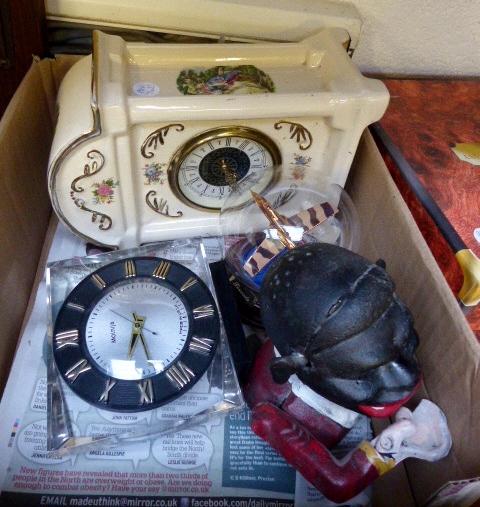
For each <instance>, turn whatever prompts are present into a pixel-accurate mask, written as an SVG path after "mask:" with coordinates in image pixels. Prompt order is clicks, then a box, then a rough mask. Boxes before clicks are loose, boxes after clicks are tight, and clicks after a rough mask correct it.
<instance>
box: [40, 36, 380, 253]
mask: <svg viewBox="0 0 480 507" xmlns="http://www.w3.org/2000/svg"><path fill="white" fill-rule="evenodd" d="M344 39H345V32H344V31H343V30H340V29H325V30H322V31H321V32H320V33H318V34H317V35H315V36H313V37H311V38H309V39H306V40H304V41H303V42H299V43H284V44H283V43H266V44H263V43H259V44H242V43H233V44H145V43H126V42H125V41H124V40H123V39H121V38H120V37H117V36H109V35H106V34H104V33H102V32H98V31H97V32H95V33H94V50H93V58H92V57H85V58H83V59H82V60H80V61H79V62H78V63H77V64H76V65H75V66H74V67H73V68H72V69H71V70H70V71H69V72H68V74H67V75H66V77H65V78H64V80H63V82H62V85H61V88H60V91H59V95H58V108H59V116H58V123H57V128H56V134H55V137H54V141H53V145H52V150H51V159H50V165H49V175H48V178H49V192H50V197H51V200H52V204H53V207H54V209H55V211H56V213H57V215H58V216H59V217H60V219H61V220H62V221H63V222H64V223H65V224H66V225H67V226H68V227H69V228H70V229H71V230H72V231H73V232H74V233H76V234H77V235H79V236H81V237H82V238H84V239H85V240H87V241H90V242H93V243H96V244H99V245H103V246H110V247H117V248H118V247H119V248H127V247H133V246H136V245H139V244H143V243H148V242H152V241H159V240H165V239H174V238H182V237H193V236H212V235H219V234H220V233H221V230H220V226H219V211H220V209H221V206H222V204H223V201H224V199H225V198H226V196H227V195H228V193H229V191H230V189H231V184H234V183H232V181H233V182H235V181H240V180H241V179H242V178H244V177H247V176H250V177H255V178H258V179H261V178H264V179H265V180H264V181H265V187H267V186H268V185H269V184H271V183H272V182H273V180H270V177H269V176H265V174H266V173H265V172H264V169H265V167H266V166H272V165H276V166H281V168H282V170H281V172H280V176H279V177H280V178H281V180H282V184H289V183H300V184H303V185H305V186H308V184H309V183H308V182H309V179H313V177H314V176H315V175H316V176H318V175H321V176H322V177H325V178H327V179H330V180H331V181H332V182H334V183H338V184H340V185H341V186H343V185H344V183H345V180H346V178H347V176H348V172H349V169H350V165H351V162H352V159H353V156H354V154H355V151H356V148H357V144H358V141H359V138H360V135H361V133H362V131H363V130H364V129H365V127H366V126H368V125H369V124H370V123H372V122H374V121H376V120H378V119H379V118H381V116H382V115H383V113H384V111H385V109H386V107H387V104H388V99H389V95H388V92H387V90H386V88H385V86H384V85H383V84H382V83H381V82H380V81H377V80H373V79H367V78H365V77H363V76H362V75H361V74H360V72H359V71H358V70H357V69H356V67H355V66H354V65H353V63H352V61H351V59H350V58H349V57H348V55H347V53H346V52H345V50H344V48H343V46H342V41H343V40H344ZM275 177H277V176H275Z"/></svg>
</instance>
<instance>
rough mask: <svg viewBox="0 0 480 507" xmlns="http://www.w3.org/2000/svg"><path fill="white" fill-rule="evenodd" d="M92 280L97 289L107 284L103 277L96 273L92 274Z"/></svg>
mask: <svg viewBox="0 0 480 507" xmlns="http://www.w3.org/2000/svg"><path fill="white" fill-rule="evenodd" d="M92 280H93V281H94V282H95V284H96V285H97V286H98V288H99V289H104V288H105V287H106V286H107V284H106V283H105V282H104V281H103V278H102V277H101V276H99V275H98V274H96V273H95V274H93V275H92Z"/></svg>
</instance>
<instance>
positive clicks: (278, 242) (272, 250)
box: [243, 191, 338, 277]
mask: <svg viewBox="0 0 480 507" xmlns="http://www.w3.org/2000/svg"><path fill="white" fill-rule="evenodd" d="M251 194H252V197H253V199H254V201H255V203H256V204H257V206H258V207H259V208H260V210H261V211H262V213H263V214H264V215H265V216H266V217H267V218H268V221H269V222H270V229H274V230H275V231H276V236H277V237H274V235H273V234H271V233H272V232H273V231H269V232H270V234H268V233H267V236H266V237H265V239H264V240H263V241H262V242H261V243H260V244H259V245H258V247H257V248H255V250H254V252H253V253H252V254H251V255H250V256H249V257H248V258H247V260H246V261H245V263H244V265H243V267H244V269H245V271H246V272H247V273H248V274H249V275H250V276H251V277H254V276H255V275H257V274H258V273H259V272H260V271H261V270H262V269H263V268H264V267H265V266H266V265H267V264H269V263H270V262H271V261H272V260H273V259H275V257H277V255H279V254H280V252H282V251H283V250H284V249H285V248H288V249H289V250H291V249H293V248H295V247H296V246H297V245H298V244H301V243H302V242H305V241H304V235H305V233H308V232H310V231H312V230H313V229H314V228H315V227H317V226H319V225H320V224H322V223H323V222H325V221H326V220H328V219H329V218H330V217H332V216H334V215H336V214H337V213H338V208H337V207H336V206H334V205H333V204H332V203H330V202H323V203H321V204H317V205H316V206H312V207H310V208H308V209H306V210H304V211H300V212H299V213H296V214H295V215H293V216H291V217H288V218H287V217H285V216H284V215H282V214H281V213H278V212H277V211H276V210H275V209H274V208H273V206H272V205H271V204H270V203H269V202H268V201H267V200H266V199H264V198H263V197H261V196H260V195H258V194H257V193H255V192H253V191H251ZM299 232H300V234H298V233H299Z"/></svg>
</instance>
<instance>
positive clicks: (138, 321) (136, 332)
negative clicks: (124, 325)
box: [127, 312, 151, 360]
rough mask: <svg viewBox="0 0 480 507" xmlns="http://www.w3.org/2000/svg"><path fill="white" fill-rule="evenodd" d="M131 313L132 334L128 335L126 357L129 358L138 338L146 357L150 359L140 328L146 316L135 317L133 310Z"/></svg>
mask: <svg viewBox="0 0 480 507" xmlns="http://www.w3.org/2000/svg"><path fill="white" fill-rule="evenodd" d="M132 315H133V325H132V336H131V337H130V345H129V347H128V355H127V358H128V359H131V357H132V354H133V352H134V350H135V347H136V346H137V343H138V340H139V339H140V341H141V343H142V345H143V350H144V351H145V355H146V356H147V359H148V360H150V359H151V358H150V352H149V350H148V347H147V343H146V342H145V338H144V337H143V334H142V329H143V326H144V324H145V321H146V320H147V318H146V317H137V315H136V314H135V312H132Z"/></svg>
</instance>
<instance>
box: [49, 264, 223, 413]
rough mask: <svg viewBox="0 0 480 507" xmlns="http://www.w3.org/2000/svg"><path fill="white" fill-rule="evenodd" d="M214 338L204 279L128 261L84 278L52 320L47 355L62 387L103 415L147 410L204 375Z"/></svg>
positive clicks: (175, 267) (177, 267) (215, 321)
mask: <svg viewBox="0 0 480 507" xmlns="http://www.w3.org/2000/svg"><path fill="white" fill-rule="evenodd" d="M219 336H220V330H219V317H218V310H217V308H216V305H215V301H214V299H213V296H212V294H211V293H210V291H209V289H208V288H207V286H206V285H205V284H204V282H203V281H202V280H201V279H200V278H199V277H198V276H197V275H196V274H195V273H194V272H193V271H191V270H189V269H188V268H186V267H185V266H183V265H181V264H178V263H176V262H173V261H170V260H166V259H160V258H154V257H133V258H130V259H126V260H121V261H116V262H113V263H112V264H109V265H107V266H105V267H103V268H100V269H99V270H97V271H95V272H94V273H92V274H90V275H89V276H88V277H87V278H85V279H84V280H83V281H82V282H81V283H80V284H79V285H78V286H77V287H75V289H73V291H72V292H71V293H70V294H69V296H68V297H67V299H66V300H65V301H64V303H63V305H62V308H61V309H60V312H59V314H58V317H57V319H56V322H55V329H54V334H53V353H54V357H55V362H56V365H57V368H58V370H59V372H60V374H61V375H62V377H63V379H64V380H65V382H66V383H67V384H68V385H69V386H70V387H71V389H72V390H73V391H74V392H75V393H76V394H77V395H78V396H80V397H81V398H82V399H84V400H86V401H87V402H89V403H91V404H93V405H95V406H97V407H99V408H102V409H106V410H118V411H125V412H127V411H140V410H147V409H152V408H155V407H158V406H161V405H164V404H165V403H168V402H169V401H172V400H173V399H175V398H177V397H178V396H180V395H181V394H183V393H184V392H185V391H187V390H188V389H190V388H191V387H192V386H193V385H194V384H195V383H196V382H197V381H198V380H199V379H200V378H201V377H202V375H203V374H204V373H205V371H206V370H207V369H208V366H209V365H210V363H211V361H212V358H213V355H214V353H215V350H216V347H217V344H218V341H219Z"/></svg>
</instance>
